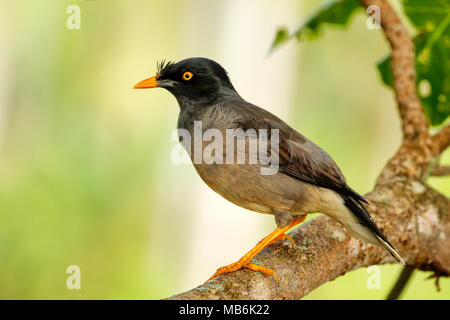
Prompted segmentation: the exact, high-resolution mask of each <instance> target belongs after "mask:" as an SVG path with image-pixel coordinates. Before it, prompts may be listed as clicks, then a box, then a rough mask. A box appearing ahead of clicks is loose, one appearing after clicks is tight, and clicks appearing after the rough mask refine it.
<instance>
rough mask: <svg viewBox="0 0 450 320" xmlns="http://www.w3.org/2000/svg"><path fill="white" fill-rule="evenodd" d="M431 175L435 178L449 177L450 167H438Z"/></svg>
mask: <svg viewBox="0 0 450 320" xmlns="http://www.w3.org/2000/svg"><path fill="white" fill-rule="evenodd" d="M431 175H432V176H435V177H443V176H449V175H450V166H436V167H434V168H433V170H432V171H431Z"/></svg>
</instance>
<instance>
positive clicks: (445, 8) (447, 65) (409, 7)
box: [271, 0, 450, 125]
mask: <svg viewBox="0 0 450 320" xmlns="http://www.w3.org/2000/svg"><path fill="white" fill-rule="evenodd" d="M403 6H404V9H405V12H406V14H407V17H408V18H409V19H410V20H411V22H412V23H413V25H414V26H415V27H416V28H417V30H418V32H419V34H418V35H417V36H415V38H414V45H415V49H416V73H417V77H416V83H417V90H418V93H419V97H420V99H421V100H422V105H423V107H424V109H425V113H426V114H427V116H428V118H429V119H430V121H431V124H433V125H439V124H441V123H443V122H444V121H445V120H446V119H447V117H448V116H449V115H450V60H449V58H450V0H428V1H423V0H404V1H403ZM360 7H361V5H360V2H359V1H358V0H334V1H331V2H327V3H326V4H325V5H323V7H321V8H320V9H319V10H318V11H317V12H316V13H315V14H314V15H312V16H311V17H310V18H309V19H307V20H306V22H305V23H304V24H302V26H301V27H300V28H299V29H298V30H297V31H295V32H294V33H293V34H290V33H289V31H288V30H287V29H286V28H281V29H279V30H278V31H277V33H276V36H275V40H274V41H273V43H272V47H271V50H273V49H275V48H276V47H278V46H280V45H281V44H283V43H285V42H287V40H289V39H291V38H292V37H293V36H295V37H296V38H297V39H299V40H300V39H304V38H305V35H314V36H317V35H318V34H319V31H320V28H321V26H323V25H325V24H331V25H337V26H345V25H346V24H347V22H348V21H349V19H350V17H351V16H352V14H353V13H354V12H355V11H356V9H357V8H360ZM380 14H382V13H380ZM310 38H311V37H310ZM390 61H391V59H390V56H388V57H386V58H384V59H383V60H382V61H381V62H379V63H378V70H379V72H380V75H381V78H382V80H383V82H384V83H385V84H386V85H388V86H389V87H391V88H392V71H391V67H390Z"/></svg>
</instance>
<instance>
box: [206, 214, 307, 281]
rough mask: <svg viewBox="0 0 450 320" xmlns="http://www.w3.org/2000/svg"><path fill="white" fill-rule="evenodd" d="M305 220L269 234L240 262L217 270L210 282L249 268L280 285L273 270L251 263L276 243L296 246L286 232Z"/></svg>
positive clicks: (300, 219)
mask: <svg viewBox="0 0 450 320" xmlns="http://www.w3.org/2000/svg"><path fill="white" fill-rule="evenodd" d="M305 218H306V216H301V217H300V218H297V219H294V220H293V221H292V222H291V223H290V224H289V225H288V226H286V227H283V228H280V227H278V228H276V229H275V230H274V231H273V232H272V233H271V234H269V235H268V236H267V237H265V238H264V239H262V240H261V241H260V242H259V243H258V244H257V245H256V246H255V247H254V248H253V249H252V250H250V251H249V252H248V253H246V254H245V255H244V256H243V257H242V258H241V259H239V261H236V262H234V263H232V264H230V265H228V266H225V267H221V268H219V269H217V271H216V273H215V274H214V275H213V276H212V277H211V278H209V279H208V281H209V280H212V279H214V278H216V277H218V276H220V275H222V274H226V273H230V272H234V271H237V270H239V269H242V268H247V269H250V270H253V271H258V272H261V273H264V274H265V275H268V276H273V277H274V278H275V280H276V281H277V284H278V276H277V274H276V273H275V271H274V270H272V269H270V268H268V267H263V266H260V265H257V264H253V263H250V262H251V261H252V259H253V258H254V257H255V256H256V255H257V254H258V253H259V252H260V251H261V250H263V249H264V248H265V247H267V246H269V245H271V244H272V243H274V242H275V241H284V240H286V239H288V240H289V241H290V242H291V243H292V245H293V246H295V242H294V239H292V237H291V236H289V235H287V234H285V232H286V231H288V230H289V229H290V228H292V227H294V226H296V225H297V224H299V223H300V222H303V221H304V220H305Z"/></svg>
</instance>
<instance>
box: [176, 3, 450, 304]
mask: <svg viewBox="0 0 450 320" xmlns="http://www.w3.org/2000/svg"><path fill="white" fill-rule="evenodd" d="M360 1H361V3H362V4H363V5H364V6H366V7H367V6H370V5H376V6H378V7H379V8H380V13H381V26H382V27H383V30H384V33H385V35H386V38H387V40H388V42H389V43H390V45H391V48H392V63H391V66H392V73H393V79H394V92H395V96H396V99H397V102H398V110H399V114H400V118H401V120H402V131H403V142H402V144H401V146H400V147H399V149H398V151H397V152H396V154H395V155H394V156H393V157H392V159H391V160H390V161H389V162H388V164H387V165H386V167H385V168H384V169H383V171H382V172H381V174H380V177H379V179H378V181H377V184H376V187H375V189H374V191H372V192H371V193H370V194H368V195H367V196H366V197H367V199H368V200H369V201H370V205H369V208H368V209H369V211H370V212H371V214H373V216H374V219H375V221H376V223H377V224H378V225H379V226H380V228H381V229H382V231H383V232H384V234H386V235H387V236H388V238H389V240H390V241H391V242H392V243H393V244H394V246H395V247H396V248H397V249H398V250H399V252H400V254H401V255H402V256H403V257H404V258H405V260H406V262H407V264H408V266H409V267H412V268H416V269H420V270H431V271H433V272H434V274H436V275H439V276H449V275H450V200H449V199H448V198H447V197H445V196H443V195H441V194H440V193H438V192H436V191H435V190H433V189H432V188H430V187H429V186H427V185H426V184H425V183H424V182H423V180H424V179H425V177H426V176H427V174H428V173H429V171H430V162H431V160H432V159H433V156H434V155H435V153H434V152H432V151H433V150H436V149H439V150H443V149H445V147H446V146H448V143H449V142H448V141H449V140H450V139H449V138H448V134H449V133H448V131H449V129H444V130H445V131H444V130H443V132H441V133H438V134H437V135H435V136H434V137H433V138H431V136H430V133H429V123H428V120H427V118H426V117H425V115H424V113H423V110H422V106H421V103H420V100H419V98H418V96H417V92H416V86H415V62H414V47H413V43H412V41H411V39H410V37H409V35H408V33H407V30H406V28H405V27H404V26H403V24H402V22H401V21H400V19H399V17H398V16H397V14H396V13H395V11H394V10H393V9H392V7H391V6H390V5H389V3H388V2H387V1H386V0H360ZM291 236H292V237H293V238H294V240H295V242H296V244H297V245H296V247H295V248H291V247H289V246H287V245H279V244H278V245H277V244H274V245H271V246H269V247H268V248H266V249H264V250H263V251H262V252H261V253H260V254H259V255H257V256H256V258H255V259H254V260H253V263H259V264H262V265H265V266H270V267H271V268H274V270H275V272H276V273H277V274H278V277H279V279H280V284H279V285H278V286H277V284H276V282H275V280H274V279H273V278H272V277H266V276H264V275H262V274H260V273H258V272H252V271H249V270H239V271H237V272H233V273H229V274H225V275H223V276H220V277H218V278H216V279H214V280H212V281H209V282H206V283H204V284H203V285H201V286H199V287H197V288H195V289H192V290H190V291H188V292H185V293H182V294H179V295H175V296H173V297H171V298H170V299H299V298H301V297H303V296H305V295H306V294H308V293H309V292H311V291H312V290H314V289H315V288H317V287H319V286H320V285H322V284H324V283H326V282H328V281H330V280H333V279H335V278H337V277H338V276H340V275H343V274H345V273H346V272H348V271H351V270H355V269H357V268H360V267H365V266H369V265H374V264H383V263H391V262H392V258H391V257H390V256H389V255H388V254H387V253H386V251H385V250H383V249H381V248H379V247H376V246H373V245H371V244H367V243H366V242H363V241H362V240H360V239H357V238H354V237H351V236H350V235H349V233H348V232H347V231H346V229H344V228H343V227H342V226H341V225H340V224H339V223H337V222H336V221H335V220H333V219H331V218H329V217H327V216H320V217H318V218H316V219H313V220H312V221H310V222H308V223H306V224H304V225H302V226H300V227H299V228H297V229H296V230H294V231H293V232H292V233H291Z"/></svg>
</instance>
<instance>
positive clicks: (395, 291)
mask: <svg viewBox="0 0 450 320" xmlns="http://www.w3.org/2000/svg"><path fill="white" fill-rule="evenodd" d="M413 272H414V268H412V267H408V266H405V267H404V268H403V269H402V272H401V273H400V276H399V277H398V279H397V281H396V282H395V285H394V287H393V288H392V290H391V292H389V295H388V297H387V298H386V300H397V299H398V298H399V297H400V295H401V294H402V292H403V290H404V289H405V287H406V285H407V284H408V281H409V280H410V279H411V276H412V274H413Z"/></svg>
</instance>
